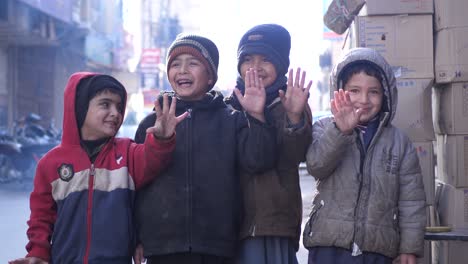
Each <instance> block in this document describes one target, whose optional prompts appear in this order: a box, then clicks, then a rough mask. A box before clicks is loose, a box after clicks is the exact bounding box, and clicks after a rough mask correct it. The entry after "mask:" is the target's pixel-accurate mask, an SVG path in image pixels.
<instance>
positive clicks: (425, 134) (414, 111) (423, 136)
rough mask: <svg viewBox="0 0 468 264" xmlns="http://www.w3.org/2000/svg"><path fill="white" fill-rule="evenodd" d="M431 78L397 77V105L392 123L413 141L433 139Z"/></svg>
mask: <svg viewBox="0 0 468 264" xmlns="http://www.w3.org/2000/svg"><path fill="white" fill-rule="evenodd" d="M432 83H433V81H432V79H397V87H398V105H397V112H396V115H395V118H394V119H393V121H392V124H393V125H394V126H396V127H398V128H400V129H401V130H403V131H404V132H405V133H406V134H407V135H408V136H409V137H410V138H411V140H413V141H432V140H435V133H434V125H433V123H432Z"/></svg>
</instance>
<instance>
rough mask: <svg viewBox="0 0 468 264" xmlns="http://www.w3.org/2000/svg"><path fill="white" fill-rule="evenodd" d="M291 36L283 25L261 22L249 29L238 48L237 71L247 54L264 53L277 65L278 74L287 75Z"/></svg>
mask: <svg viewBox="0 0 468 264" xmlns="http://www.w3.org/2000/svg"><path fill="white" fill-rule="evenodd" d="M290 50H291V36H290V35H289V32H288V31H287V30H286V29H285V28H284V27H282V26H280V25H276V24H261V25H258V26H255V27H253V28H251V29H250V30H248V31H247V32H246V33H245V34H244V36H242V38H241V40H240V42H239V46H238V48H237V71H238V72H239V73H241V72H240V66H241V64H242V62H243V61H244V57H245V56H246V55H251V54H262V55H264V56H266V57H267V58H268V59H269V60H270V61H271V62H272V63H273V65H274V66H275V68H276V72H277V74H278V76H281V75H285V74H286V73H287V72H288V68H289V51H290Z"/></svg>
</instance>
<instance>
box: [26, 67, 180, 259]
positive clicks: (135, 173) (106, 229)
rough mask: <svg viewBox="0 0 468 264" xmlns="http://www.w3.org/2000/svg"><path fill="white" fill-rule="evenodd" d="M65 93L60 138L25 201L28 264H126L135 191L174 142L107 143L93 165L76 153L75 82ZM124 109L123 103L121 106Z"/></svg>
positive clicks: (161, 165) (76, 77)
mask: <svg viewBox="0 0 468 264" xmlns="http://www.w3.org/2000/svg"><path fill="white" fill-rule="evenodd" d="M91 75H96V74H95V73H85V72H81V73H75V74H73V75H72V76H71V77H70V79H69V81H68V84H67V87H66V88H65V93H64V118H63V137H62V142H61V144H60V145H58V146H57V147H55V148H54V149H52V150H51V151H49V152H48V153H47V154H46V155H45V156H44V157H43V158H42V159H41V160H40V161H39V164H38V166H37V170H36V175H35V178H34V189H33V191H32V193H31V197H30V207H31V216H30V220H29V221H28V225H29V228H28V231H27V235H28V238H29V243H28V244H27V246H26V249H27V251H28V255H27V256H28V257H32V256H34V257H38V258H41V259H43V260H46V261H51V262H52V263H131V256H132V254H133V249H134V245H135V227H134V223H133V209H134V197H135V190H136V189H138V188H140V187H141V186H143V185H145V184H146V183H148V182H150V181H151V180H153V178H154V177H155V176H156V175H158V174H159V172H160V171H161V170H163V169H164V168H165V167H166V166H167V165H168V164H169V162H170V160H171V156H172V152H173V150H174V147H175V137H173V138H172V139H171V140H168V141H164V142H163V141H158V140H156V139H155V138H154V136H153V135H147V139H146V141H145V144H144V145H143V144H136V143H134V142H133V141H131V140H130V139H124V138H114V137H113V138H111V139H110V140H109V141H108V142H107V143H106V145H105V146H104V147H103V148H102V149H101V151H100V153H99V154H98V156H97V158H96V160H95V162H94V163H91V161H90V159H89V157H88V155H87V154H86V152H85V150H84V149H83V148H82V147H81V146H80V136H79V131H78V127H77V122H76V117H75V95H76V88H77V85H78V83H79V81H80V80H81V79H82V78H84V77H88V76H91ZM123 103H124V104H126V102H123Z"/></svg>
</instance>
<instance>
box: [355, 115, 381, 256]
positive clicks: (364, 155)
mask: <svg viewBox="0 0 468 264" xmlns="http://www.w3.org/2000/svg"><path fill="white" fill-rule="evenodd" d="M358 133H359V134H358V135H359V140H358V143H357V144H358V149H359V152H360V156H361V158H360V165H359V173H360V176H361V178H360V179H359V192H358V197H357V201H356V210H355V211H354V221H355V223H354V236H353V245H352V250H353V252H352V255H353V256H358V255H360V254H362V252H361V250H360V248H359V244H358V243H356V234H357V233H359V232H361V228H360V227H359V226H358V224H359V219H358V217H359V213H358V210H359V208H360V207H361V206H360V204H361V203H362V201H361V200H362V199H361V193H362V185H363V182H364V167H365V164H366V161H367V153H368V152H369V150H371V149H372V148H373V147H374V145H375V140H376V138H377V137H378V136H379V135H380V134H381V133H382V122H380V123H379V126H378V127H377V131H376V132H375V134H374V136H373V137H372V140H371V142H370V143H369V146H368V147H367V150H366V149H364V146H363V145H362V142H363V140H362V135H361V132H360V131H358ZM366 168H367V167H366ZM362 232H363V231H362ZM359 242H362V241H359Z"/></svg>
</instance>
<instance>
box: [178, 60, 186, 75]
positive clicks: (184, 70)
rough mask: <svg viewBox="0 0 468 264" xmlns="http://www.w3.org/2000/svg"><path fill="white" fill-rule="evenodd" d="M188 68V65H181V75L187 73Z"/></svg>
mask: <svg viewBox="0 0 468 264" xmlns="http://www.w3.org/2000/svg"><path fill="white" fill-rule="evenodd" d="M187 67H188V65H187V63H184V62H182V63H181V64H180V68H179V73H186V72H187Z"/></svg>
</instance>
